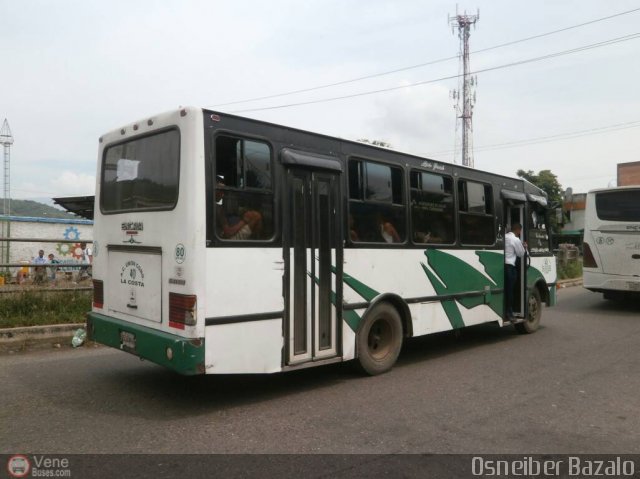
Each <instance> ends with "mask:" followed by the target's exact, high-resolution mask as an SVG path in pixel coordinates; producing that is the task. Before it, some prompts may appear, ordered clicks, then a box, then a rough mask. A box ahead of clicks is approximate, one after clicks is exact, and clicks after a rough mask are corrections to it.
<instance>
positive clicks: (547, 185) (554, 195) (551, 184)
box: [517, 170, 562, 207]
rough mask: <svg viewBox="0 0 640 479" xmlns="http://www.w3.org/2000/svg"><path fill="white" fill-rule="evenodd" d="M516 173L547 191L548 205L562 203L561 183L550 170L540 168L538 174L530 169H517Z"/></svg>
mask: <svg viewBox="0 0 640 479" xmlns="http://www.w3.org/2000/svg"><path fill="white" fill-rule="evenodd" d="M517 175H518V176H519V177H520V178H524V179H525V180H527V181H529V182H531V183H533V184H534V185H536V186H537V187H538V188H540V189H541V190H543V191H544V192H545V193H547V195H548V201H549V205H550V206H552V207H553V206H554V205H555V204H561V203H562V185H561V184H560V183H559V182H558V177H557V176H556V175H554V174H553V173H551V170H540V171H539V172H538V174H535V173H534V172H533V171H532V170H527V171H524V170H518V172H517Z"/></svg>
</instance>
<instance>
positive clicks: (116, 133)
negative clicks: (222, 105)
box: [100, 107, 547, 198]
mask: <svg viewBox="0 0 640 479" xmlns="http://www.w3.org/2000/svg"><path fill="white" fill-rule="evenodd" d="M197 111H201V112H203V113H207V114H209V115H217V116H219V117H221V118H223V117H228V118H233V119H236V120H240V121H245V122H249V123H253V124H255V125H264V126H268V127H271V128H281V129H285V130H288V131H291V132H297V133H301V134H305V135H311V136H314V137H316V138H324V139H327V140H332V141H338V142H342V143H346V144H350V145H357V146H358V147H365V148H367V149H375V150H379V151H383V152H387V153H392V154H397V155H402V156H403V157H405V158H407V159H413V160H415V161H432V162H435V163H440V164H444V165H449V166H451V167H454V168H456V169H457V170H466V171H468V172H481V173H485V174H488V175H491V176H493V177H496V178H503V179H508V180H510V181H517V182H522V184H523V185H524V190H525V193H534V194H539V195H542V196H544V197H545V198H547V194H546V192H545V191H544V190H542V189H540V188H538V187H537V186H535V185H534V184H533V183H531V182H529V181H527V180H525V179H524V178H520V177H515V176H507V175H503V174H500V173H493V172H490V171H486V170H479V169H476V168H471V167H468V166H464V165H459V164H456V163H450V162H447V161H442V160H435V159H433V158H428V157H425V156H418V155H415V154H412V153H406V152H404V151H401V150H396V149H393V148H385V147H382V146H378V145H372V144H370V143H363V142H360V141H355V140H349V139H345V138H339V137H333V136H330V135H327V134H324V133H317V132H312V131H308V130H303V129H300V128H295V127H291V126H286V125H282V124H278V123H271V122H268V121H263V120H256V119H254V118H248V117H244V116H239V115H234V114H232V113H225V112H221V111H216V110H210V109H207V108H199V107H180V108H177V109H175V110H169V111H166V112H163V113H160V114H156V115H150V116H146V117H144V118H142V119H140V120H137V121H134V122H131V123H129V124H127V125H124V126H123V127H120V128H114V129H112V130H110V131H109V132H107V133H105V134H104V135H102V136H101V137H100V140H101V142H102V141H103V140H105V143H109V142H110V141H117V140H119V139H122V138H127V137H130V136H136V133H135V128H131V127H132V126H133V125H137V124H142V123H146V122H147V121H150V120H151V119H166V118H167V117H171V116H177V115H181V116H182V115H183V114H186V113H188V112H194V113H195V112H197ZM125 130H126V133H124V132H125Z"/></svg>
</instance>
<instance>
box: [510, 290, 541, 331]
mask: <svg viewBox="0 0 640 479" xmlns="http://www.w3.org/2000/svg"><path fill="white" fill-rule="evenodd" d="M527 301H528V305H529V308H528V312H527V317H526V319H525V320H524V321H523V322H521V323H517V324H516V325H515V328H516V331H518V332H519V333H520V334H531V333H535V332H536V331H537V330H538V328H539V327H540V318H541V317H542V300H541V298H540V292H539V291H538V288H536V287H534V288H533V289H531V290H530V291H529V298H528V299H527Z"/></svg>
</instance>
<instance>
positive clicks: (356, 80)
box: [209, 8, 640, 108]
mask: <svg viewBox="0 0 640 479" xmlns="http://www.w3.org/2000/svg"><path fill="white" fill-rule="evenodd" d="M637 11H640V8H634V9H632V10H627V11H624V12H620V13H616V14H613V15H609V16H607V17H601V18H596V19H594V20H590V21H588V22H583V23H578V24H577V25H571V26H569V27H565V28H560V29H558V30H552V31H550V32H545V33H540V34H538V35H533V36H530V37H525V38H520V39H519V40H512V41H509V42H505V43H500V44H498V45H493V46H491V47H487V48H481V49H480V50H474V51H472V52H471V53H472V54H476V53H484V52H488V51H490V50H495V49H497V48H503V47H507V46H511V45H516V44H518V43H522V42H528V41H530V40H535V39H538V38H543V37H547V36H549V35H555V34H556V33H562V32H566V31H569V30H573V29H575V28H580V27H585V26H587V25H592V24H594V23H598V22H603V21H606V20H611V19H612V18H616V17H620V16H623V15H628V14H630V13H635V12H637ZM457 58H458V55H453V56H450V57H444V58H439V59H437V60H431V61H428V62H424V63H418V64H416V65H410V66H407V67H401V68H396V69H395V70H387V71H383V72H378V73H372V74H370V75H364V76H361V77H356V78H351V79H349V80H342V81H338V82H334V83H327V84H324V85H317V86H313V87H308V88H301V89H299V90H291V91H288V92H282V93H275V94H272V95H264V96H259V97H254V98H247V99H245V100H235V101H230V102H226V103H218V104H215V105H209V106H210V107H212V108H217V107H221V106H230V105H237V104H240V103H249V102H254V101H259V100H270V99H273V98H280V97H283V96H289V95H295V94H298V93H308V92H311V91H317V90H322V89H325V88H331V87H334V86H340V85H347V84H349V83H355V82H359V81H362V80H369V79H371V78H378V77H381V76H386V75H392V74H394V73H400V72H404V71H409V70H415V69H417V68H423V67H426V66H429V65H435V64H436V63H442V62H446V61H450V60H456V59H457Z"/></svg>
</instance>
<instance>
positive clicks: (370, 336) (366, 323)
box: [356, 303, 402, 376]
mask: <svg viewBox="0 0 640 479" xmlns="http://www.w3.org/2000/svg"><path fill="white" fill-rule="evenodd" d="M356 348H357V351H358V365H359V366H360V369H362V371H364V372H365V373H366V374H369V375H370V376H375V375H377V374H382V373H386V372H387V371H389V370H390V369H391V368H392V367H393V365H394V364H395V363H396V360H397V359H398V355H399V354H400V349H402V320H401V319H400V315H399V314H398V311H397V310H396V308H394V307H393V306H391V305H390V304H389V303H379V304H377V305H375V306H374V307H373V308H372V309H371V311H369V312H368V313H367V315H366V316H365V318H364V320H363V322H362V325H361V327H360V329H359V330H358V333H357V335H356Z"/></svg>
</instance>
